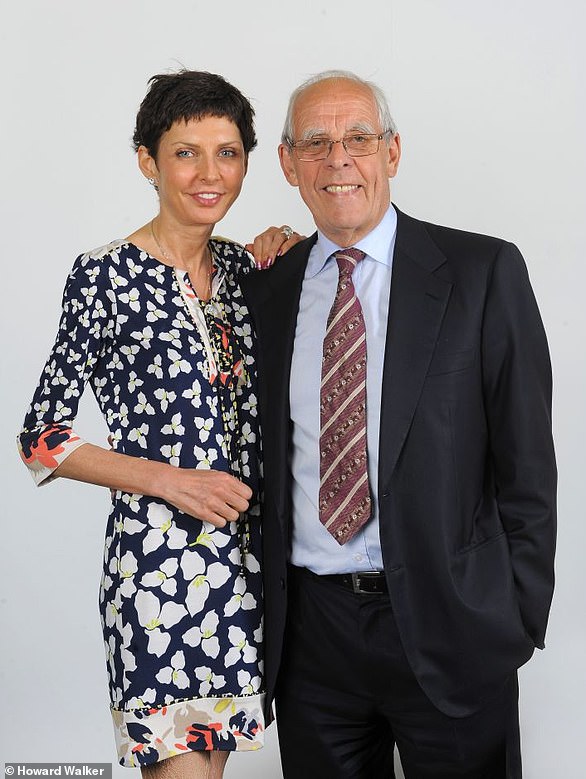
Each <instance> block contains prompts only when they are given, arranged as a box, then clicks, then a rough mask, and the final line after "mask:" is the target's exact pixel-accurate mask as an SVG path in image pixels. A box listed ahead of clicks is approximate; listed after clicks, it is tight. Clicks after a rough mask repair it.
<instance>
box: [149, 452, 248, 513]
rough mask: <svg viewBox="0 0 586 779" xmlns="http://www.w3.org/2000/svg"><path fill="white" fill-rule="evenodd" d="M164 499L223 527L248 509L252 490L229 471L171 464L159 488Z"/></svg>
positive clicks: (184, 510)
mask: <svg viewBox="0 0 586 779" xmlns="http://www.w3.org/2000/svg"><path fill="white" fill-rule="evenodd" d="M157 492H158V493H159V494H160V497H162V498H163V499H164V500H166V501H167V502H168V503H171V504H172V505H173V506H175V508H178V509H179V510H180V511H183V512H185V513H186V514H189V515H190V516H192V517H197V519H201V520H204V521H205V522H210V523H211V524H212V525H215V527H224V525H225V524H226V523H227V522H235V521H236V520H237V519H238V518H239V516H240V513H241V512H243V511H246V510H247V509H248V506H249V501H250V499H251V498H252V490H251V489H250V487H248V486H247V485H246V484H244V483H243V482H241V481H239V480H238V479H236V478H235V477H234V476H231V475H230V474H229V473H224V472H223V471H214V470H203V469H202V470H200V469H197V468H175V467H170V468H169V469H168V470H167V469H166V471H165V476H164V479H162V482H161V485H160V489H158V490H157Z"/></svg>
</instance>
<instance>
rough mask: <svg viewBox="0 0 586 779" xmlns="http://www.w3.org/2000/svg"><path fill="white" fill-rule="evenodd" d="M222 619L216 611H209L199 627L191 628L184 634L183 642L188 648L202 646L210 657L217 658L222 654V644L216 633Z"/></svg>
mask: <svg viewBox="0 0 586 779" xmlns="http://www.w3.org/2000/svg"><path fill="white" fill-rule="evenodd" d="M219 622H220V618H219V617H218V615H217V613H216V612H215V611H208V613H207V614H206V615H205V617H204V618H203V620H202V622H201V625H200V626H199V627H197V626H195V627H192V628H190V629H189V630H188V631H187V632H186V633H184V634H183V640H184V641H185V643H186V644H187V645H188V646H193V647H196V646H200V644H201V648H202V650H203V652H204V653H205V654H206V655H207V656H208V657H213V658H216V657H217V656H218V655H219V654H220V642H219V641H218V638H217V636H216V631H217V629H218V625H219Z"/></svg>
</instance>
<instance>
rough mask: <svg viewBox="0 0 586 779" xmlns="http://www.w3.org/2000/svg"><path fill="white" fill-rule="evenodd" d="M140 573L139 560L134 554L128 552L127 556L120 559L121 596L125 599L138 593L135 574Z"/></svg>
mask: <svg viewBox="0 0 586 779" xmlns="http://www.w3.org/2000/svg"><path fill="white" fill-rule="evenodd" d="M137 571H138V560H137V559H136V557H135V556H134V555H133V554H132V552H126V554H125V555H124V556H123V557H121V558H120V562H119V564H118V572H119V574H120V578H121V579H122V584H121V585H120V594H121V595H122V597H124V598H131V597H132V596H133V595H134V593H135V592H136V585H135V583H134V574H135V573H136V572H137Z"/></svg>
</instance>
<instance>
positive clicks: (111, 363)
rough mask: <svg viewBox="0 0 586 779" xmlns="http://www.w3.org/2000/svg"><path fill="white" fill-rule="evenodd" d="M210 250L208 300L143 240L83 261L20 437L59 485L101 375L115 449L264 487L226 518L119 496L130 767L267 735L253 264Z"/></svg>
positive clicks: (40, 476)
mask: <svg viewBox="0 0 586 779" xmlns="http://www.w3.org/2000/svg"><path fill="white" fill-rule="evenodd" d="M210 248H211V251H212V256H213V262H214V277H213V284H212V297H211V299H210V301H209V302H207V303H203V302H201V303H200V301H199V300H198V299H197V296H196V294H195V292H194V290H193V289H192V287H191V284H190V282H189V277H188V275H187V273H186V272H185V271H181V270H178V269H175V268H172V267H169V266H167V265H163V264H161V263H160V262H159V261H158V260H157V259H155V258H154V257H152V256H151V255H149V254H148V253H146V252H145V251H143V250H141V249H139V248H138V247H136V246H134V245H133V244H131V243H128V242H125V241H114V242H113V243H111V244H109V245H107V246H105V247H103V248H101V249H98V250H96V251H93V252H89V253H87V254H84V255H82V256H80V257H78V259H77V260H76V262H75V264H74V267H73V270H72V271H71V273H70V275H69V278H68V281H67V285H66V288H65V293H64V298H63V314H62V317H61V322H60V325H59V331H58V334H57V339H56V342H55V345H54V347H53V350H52V352H51V354H50V356H49V359H48V361H47V363H46V365H45V368H44V370H43V373H42V375H41V379H40V383H39V386H38V388H37V391H36V393H35V395H34V398H33V401H32V404H31V406H30V408H29V410H28V413H27V415H26V419H25V422H24V427H23V431H22V433H21V435H20V437H19V447H20V452H21V456H22V458H23V460H24V461H25V463H26V464H27V465H28V467H29V469H30V470H31V473H32V475H33V477H34V479H35V481H36V482H37V483H38V484H43V483H46V482H48V481H50V480H51V479H52V478H53V477H52V475H51V474H52V472H53V471H54V469H55V468H56V467H57V466H58V465H59V463H61V462H62V461H63V460H64V459H65V458H66V457H67V456H68V455H69V454H70V453H71V452H73V451H74V450H75V449H76V448H77V447H79V446H80V445H82V444H83V443H84V442H83V440H82V439H81V437H80V436H79V435H78V434H77V433H76V432H75V430H74V419H75V415H76V412H77V407H78V402H79V399H80V397H81V394H82V392H83V390H84V387H85V385H86V383H87V382H89V383H90V384H91V386H92V389H93V392H94V394H95V396H96V399H97V401H98V404H99V406H100V409H101V411H102V413H103V415H104V417H105V419H106V422H107V425H108V428H109V430H110V434H111V437H112V440H113V447H114V449H116V451H118V452H122V453H124V454H128V455H132V456H134V457H145V458H148V459H151V460H158V461H161V462H166V463H170V464H171V465H174V466H178V467H182V468H203V469H209V468H214V469H218V470H222V471H228V472H230V473H233V474H234V475H235V476H237V477H238V478H240V479H242V480H243V481H244V482H246V483H247V484H248V485H249V486H250V487H251V488H252V490H253V492H254V495H255V498H253V500H252V502H251V508H250V510H249V512H248V513H247V514H246V515H244V516H242V517H241V518H240V520H239V521H238V522H236V523H228V524H227V526H226V527H224V528H215V527H213V526H212V525H210V524H208V523H206V522H201V521H200V520H197V519H194V518H193V517H191V516H188V515H186V514H184V513H182V512H181V511H179V510H178V509H176V508H174V507H173V506H171V505H169V504H167V503H165V502H164V501H163V500H161V499H159V498H156V497H152V496H148V495H132V494H128V493H124V492H117V493H116V494H115V495H114V496H113V500H112V509H111V511H110V514H109V517H108V523H107V530H106V540H105V551H104V568H103V575H102V581H101V587H100V610H101V617H102V624H103V631H104V642H105V648H106V658H107V663H106V665H107V670H108V677H109V687H110V697H111V706H112V716H113V720H114V728H115V733H116V741H117V747H118V757H119V760H120V763H121V764H122V765H125V766H138V765H143V764H148V763H153V762H156V761H158V760H162V759H164V758H167V757H171V756H173V755H176V754H181V753H182V752H186V751H188V750H211V749H220V750H251V749H256V748H258V747H260V746H262V743H263V733H264V721H263V714H262V712H263V697H264V696H263V677H262V600H261V599H262V584H261V574H260V569H259V556H260V512H259V506H258V494H259V481H260V465H259V438H258V419H257V409H256V390H255V382H256V376H255V366H254V358H253V333H252V326H251V323H250V319H249V315H248V312H247V310H246V307H245V305H244V301H243V298H242V295H241V292H240V288H239V286H238V281H237V274H238V273H239V272H240V271H242V270H246V269H248V268H250V267H251V261H250V259H249V257H248V255H247V254H246V253H245V251H244V250H243V249H242V248H241V247H239V246H238V245H236V244H234V243H231V242H228V241H225V240H224V239H212V240H211V241H210Z"/></svg>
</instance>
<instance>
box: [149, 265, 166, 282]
mask: <svg viewBox="0 0 586 779" xmlns="http://www.w3.org/2000/svg"><path fill="white" fill-rule="evenodd" d="M147 274H148V275H149V276H152V277H153V278H154V279H155V281H156V282H157V284H162V283H163V282H164V281H165V274H164V273H163V266H162V265H157V267H156V268H149V269H148V271H147ZM146 286H147V287H148V286H149V285H148V284H147V285H146Z"/></svg>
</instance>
